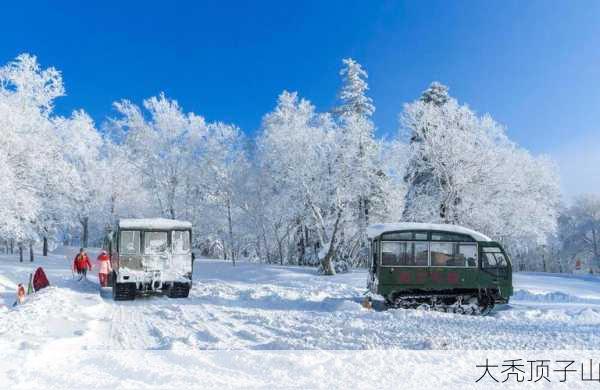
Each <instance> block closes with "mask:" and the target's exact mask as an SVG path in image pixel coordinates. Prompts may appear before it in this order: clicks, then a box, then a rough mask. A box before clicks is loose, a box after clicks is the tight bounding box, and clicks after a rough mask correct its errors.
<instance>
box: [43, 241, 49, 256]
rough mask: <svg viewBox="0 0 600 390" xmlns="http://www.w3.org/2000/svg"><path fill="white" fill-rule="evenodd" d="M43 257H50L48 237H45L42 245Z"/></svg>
mask: <svg viewBox="0 0 600 390" xmlns="http://www.w3.org/2000/svg"><path fill="white" fill-rule="evenodd" d="M42 256H44V257H47V256H48V237H46V236H44V242H43V245H42Z"/></svg>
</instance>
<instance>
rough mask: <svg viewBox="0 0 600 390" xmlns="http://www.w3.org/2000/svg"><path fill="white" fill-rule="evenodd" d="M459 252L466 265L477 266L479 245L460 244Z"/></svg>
mask: <svg viewBox="0 0 600 390" xmlns="http://www.w3.org/2000/svg"><path fill="white" fill-rule="evenodd" d="M458 254H459V256H460V257H461V259H463V260H464V262H465V266H466V267H477V245H474V244H458Z"/></svg>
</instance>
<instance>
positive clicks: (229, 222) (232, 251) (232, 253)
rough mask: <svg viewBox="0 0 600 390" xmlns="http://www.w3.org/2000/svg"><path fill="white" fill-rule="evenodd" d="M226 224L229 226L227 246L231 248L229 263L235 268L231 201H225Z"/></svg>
mask: <svg viewBox="0 0 600 390" xmlns="http://www.w3.org/2000/svg"><path fill="white" fill-rule="evenodd" d="M227 224H228V225H229V246H230V247H231V261H232V262H233V266H234V267H235V249H234V244H233V222H232V221H231V200H230V199H227Z"/></svg>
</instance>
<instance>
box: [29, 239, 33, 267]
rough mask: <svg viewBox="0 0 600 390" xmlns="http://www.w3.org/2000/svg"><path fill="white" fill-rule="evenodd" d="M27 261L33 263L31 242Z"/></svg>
mask: <svg viewBox="0 0 600 390" xmlns="http://www.w3.org/2000/svg"><path fill="white" fill-rule="evenodd" d="M29 261H30V262H32V263H33V242H30V243H29Z"/></svg>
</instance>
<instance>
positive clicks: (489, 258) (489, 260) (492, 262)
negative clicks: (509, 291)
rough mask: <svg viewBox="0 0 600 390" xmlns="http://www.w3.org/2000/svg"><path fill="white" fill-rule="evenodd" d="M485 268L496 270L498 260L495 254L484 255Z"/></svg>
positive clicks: (483, 265) (483, 264) (483, 263)
mask: <svg viewBox="0 0 600 390" xmlns="http://www.w3.org/2000/svg"><path fill="white" fill-rule="evenodd" d="M481 261H482V267H483V268H496V258H495V257H494V254H493V253H486V252H484V253H483V257H482V259H481Z"/></svg>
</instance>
